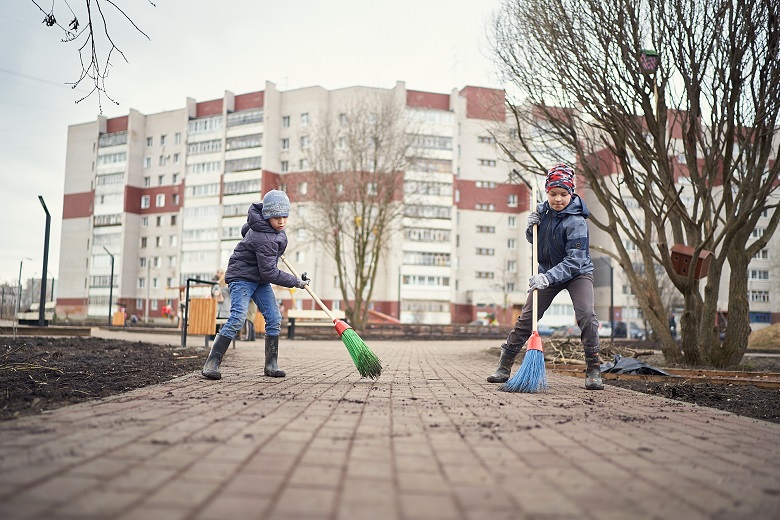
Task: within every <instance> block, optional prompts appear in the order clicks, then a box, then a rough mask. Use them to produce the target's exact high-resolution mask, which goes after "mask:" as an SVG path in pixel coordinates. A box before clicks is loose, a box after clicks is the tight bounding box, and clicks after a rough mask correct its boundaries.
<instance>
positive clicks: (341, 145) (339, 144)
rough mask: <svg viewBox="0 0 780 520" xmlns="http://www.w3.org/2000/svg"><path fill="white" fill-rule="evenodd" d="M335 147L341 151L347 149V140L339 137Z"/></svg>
mask: <svg viewBox="0 0 780 520" xmlns="http://www.w3.org/2000/svg"><path fill="white" fill-rule="evenodd" d="M336 146H337V147H338V149H339V150H343V149H344V148H346V147H347V138H346V137H339V140H338V142H337V144H336ZM339 169H341V168H339Z"/></svg>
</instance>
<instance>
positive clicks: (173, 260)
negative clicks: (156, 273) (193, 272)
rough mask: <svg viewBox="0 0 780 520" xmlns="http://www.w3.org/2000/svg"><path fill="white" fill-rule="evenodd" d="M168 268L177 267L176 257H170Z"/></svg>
mask: <svg viewBox="0 0 780 520" xmlns="http://www.w3.org/2000/svg"><path fill="white" fill-rule="evenodd" d="M168 267H176V257H175V256H169V257H168Z"/></svg>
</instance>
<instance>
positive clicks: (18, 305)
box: [14, 256, 32, 339]
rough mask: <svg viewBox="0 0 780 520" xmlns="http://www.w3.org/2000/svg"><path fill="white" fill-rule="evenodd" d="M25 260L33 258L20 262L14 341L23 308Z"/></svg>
mask: <svg viewBox="0 0 780 520" xmlns="http://www.w3.org/2000/svg"><path fill="white" fill-rule="evenodd" d="M25 260H32V258H30V257H29V256H26V257H24V258H22V260H21V261H20V262H19V284H18V291H19V294H17V296H16V319H15V320H14V339H16V327H18V326H19V311H20V310H21V306H22V265H23V264H24V261H25Z"/></svg>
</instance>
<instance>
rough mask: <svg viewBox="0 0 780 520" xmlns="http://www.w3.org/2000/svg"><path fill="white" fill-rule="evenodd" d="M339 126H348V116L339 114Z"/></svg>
mask: <svg viewBox="0 0 780 520" xmlns="http://www.w3.org/2000/svg"><path fill="white" fill-rule="evenodd" d="M339 124H340V125H341V126H346V124H347V114H339Z"/></svg>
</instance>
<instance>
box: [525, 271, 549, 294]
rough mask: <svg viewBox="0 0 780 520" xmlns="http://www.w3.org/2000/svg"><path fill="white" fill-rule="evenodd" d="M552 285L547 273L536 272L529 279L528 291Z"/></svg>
mask: <svg viewBox="0 0 780 520" xmlns="http://www.w3.org/2000/svg"><path fill="white" fill-rule="evenodd" d="M549 286H550V280H548V279H547V276H546V275H543V274H535V275H533V276H532V277H531V278H529V279H528V287H530V289H528V292H531V291H533V290H534V289H545V288H547V287H549Z"/></svg>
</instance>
